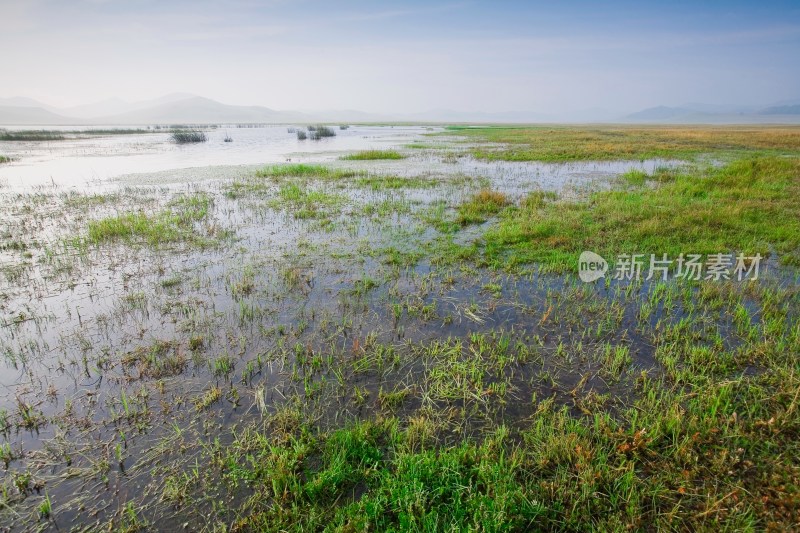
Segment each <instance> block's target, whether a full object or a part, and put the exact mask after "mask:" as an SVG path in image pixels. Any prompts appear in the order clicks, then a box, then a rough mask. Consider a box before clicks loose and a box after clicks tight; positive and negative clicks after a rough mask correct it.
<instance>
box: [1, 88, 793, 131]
mask: <svg viewBox="0 0 800 533" xmlns="http://www.w3.org/2000/svg"><path fill="white" fill-rule="evenodd" d="M297 122H300V123H308V122H484V123H486V122H495V123H498V122H500V123H536V122H540V123H548V122H550V123H552V122H613V123H624V122H630V123H800V100H787V101H783V102H775V103H772V104H769V105H764V106H755V105H719V104H703V103H688V104H683V105H679V106H675V107H670V106H657V107H651V108H648V109H643V110H641V111H637V112H634V113H630V114H627V115H625V114H621V113H615V112H611V111H607V110H603V109H587V110H582V111H577V112H574V113H571V114H560V115H555V114H544V113H537V112H533V111H507V112H475V111H470V112H464V111H456V110H449V109H436V110H430V111H426V112H422V113H412V114H375V113H365V112H362V111H356V110H335V111H279V110H275V109H270V108H268V107H263V106H241V105H228V104H223V103H221V102H218V101H216V100H212V99H209V98H204V97H202V96H196V95H192V94H186V93H174V94H169V95H166V96H163V97H161V98H157V99H155V100H145V101H140V102H126V101H124V100H120V99H117V98H112V99H108V100H103V101H100V102H95V103H91V104H86V105H80V106H74V107H67V108H57V107H53V106H49V105H47V104H44V103H41V102H38V101H36V100H33V99H30V98H25V97H12V98H0V124H4V125H19V126H23V125H24V126H33V125H89V124H91V125H114V124H117V125H123V124H124V125H137V124H214V123H254V124H256V123H297Z"/></svg>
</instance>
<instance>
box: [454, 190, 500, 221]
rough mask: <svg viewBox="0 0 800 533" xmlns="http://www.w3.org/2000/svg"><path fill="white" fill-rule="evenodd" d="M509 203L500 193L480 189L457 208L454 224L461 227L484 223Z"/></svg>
mask: <svg viewBox="0 0 800 533" xmlns="http://www.w3.org/2000/svg"><path fill="white" fill-rule="evenodd" d="M509 203H510V201H509V199H508V197H507V196H506V195H505V194H503V193H502V192H498V191H493V190H490V189H482V190H480V191H478V192H477V193H476V194H474V195H473V196H472V197H471V198H469V199H468V200H467V201H466V202H464V203H462V204H461V205H460V206H458V216H457V218H456V222H458V223H459V224H461V225H462V226H466V225H467V224H477V223H481V222H486V220H487V218H488V217H490V216H493V215H496V214H497V213H499V212H500V211H501V210H502V209H503V208H504V207H506V206H507V205H508V204H509Z"/></svg>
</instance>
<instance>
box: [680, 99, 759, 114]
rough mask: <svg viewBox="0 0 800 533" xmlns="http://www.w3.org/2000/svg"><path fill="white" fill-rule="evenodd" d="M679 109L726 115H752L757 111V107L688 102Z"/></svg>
mask: <svg viewBox="0 0 800 533" xmlns="http://www.w3.org/2000/svg"><path fill="white" fill-rule="evenodd" d="M678 107H679V108H683V109H688V110H690V111H696V112H698V113H719V114H726V115H733V114H743V113H754V112H755V111H757V110H758V108H759V106H755V105H741V104H704V103H697V102H690V103H688V104H682V105H680V106H678Z"/></svg>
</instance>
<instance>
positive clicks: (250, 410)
mask: <svg viewBox="0 0 800 533" xmlns="http://www.w3.org/2000/svg"><path fill="white" fill-rule="evenodd" d="M300 131H301V130H296V134H298V135H299V132H300ZM547 132H551V133H547ZM553 132H554V133H553ZM798 132H800V130H797V129H792V128H769V127H765V128H755V129H753V130H752V131H750V130H748V131H747V132H743V131H740V129H739V128H713V129H702V128H692V129H673V128H663V129H623V130H622V131H618V129H617V128H606V129H600V128H597V129H594V128H592V129H581V128H525V129H509V128H469V129H461V128H459V129H455V130H453V129H451V130H446V131H444V132H442V133H435V134H433V135H431V136H425V137H421V138H420V139H419V140H417V141H415V142H414V143H412V144H413V145H414V146H412V147H407V148H405V149H399V148H391V149H390V151H392V152H393V153H397V154H398V155H400V156H401V157H402V158H403V159H398V158H388V160H385V161H382V159H386V158H373V157H358V154H356V157H349V158H348V156H347V155H346V154H343V155H342V156H341V157H340V156H339V154H337V155H336V157H337V159H336V160H333V161H330V162H328V163H324V164H322V163H294V164H280V165H277V164H276V165H268V166H261V167H260V168H258V169H257V170H252V171H247V172H243V171H242V170H241V169H238V170H236V172H235V173H233V172H232V173H231V174H224V169H219V170H218V172H219V174H220V178H219V179H217V180H213V181H211V180H209V181H196V182H187V183H177V184H176V183H170V184H167V183H165V184H163V185H155V186H141V185H140V186H136V187H125V186H118V187H113V188H109V189H108V190H105V191H102V192H89V191H84V192H75V191H72V192H67V191H64V190H60V189H57V188H52V187H51V188H38V189H34V190H30V191H26V192H16V191H8V190H3V189H0V195H1V196H2V199H3V201H2V202H0V220H1V221H2V224H1V225H0V228H3V229H2V230H0V312H1V313H2V314H0V357H2V363H1V364H3V365H4V372H3V373H2V374H0V376H1V377H0V382H1V383H2V385H3V387H4V388H3V391H4V392H3V394H2V395H0V435H2V437H0V460H2V461H3V464H4V465H5V469H4V471H3V477H2V483H3V490H2V492H0V498H1V499H0V519H1V520H2V521H3V523H4V524H9V527H10V529H11V530H20V531H22V530H31V529H37V528H41V529H47V528H48V527H50V528H53V529H55V528H56V527H58V528H59V529H61V530H64V529H69V528H88V529H94V530H108V529H110V530H123V531H136V530H147V529H152V528H155V527H158V528H160V529H165V530H178V529H180V528H184V529H188V530H197V531H219V530H228V531H231V530H235V531H285V530H301V529H302V530H313V531H316V530H331V531H361V530H375V531H389V530H417V531H452V530H466V529H482V530H490V531H494V530H502V531H527V530H532V529H534V530H535V529H554V530H569V531H574V530H581V531H590V530H619V531H621V530H629V529H633V530H641V529H666V530H705V529H712V528H713V529H722V530H753V529H770V528H771V529H775V530H789V529H791V528H792V527H794V525H795V524H796V523H797V522H798V520H799V519H800V517H799V516H798V509H800V506H798V504H799V503H800V486H798V482H797V468H798V464H800V444H798V442H800V440H799V439H798V436H800V409H798V398H800V366H798V365H799V363H798V360H797V357H796V355H797V354H798V353H800V322H799V321H798V314H799V313H800V289H799V288H798V287H800V285H798V281H800V271H798V261H800V222H798V221H800V216H799V215H800V213H798V209H800V208H799V207H798V206H797V202H796V201H795V199H796V198H797V195H798V192H800V135H798ZM290 133H291V132H290ZM304 133H305V132H304ZM717 134H719V135H720V136H719V137H717ZM280 135H282V136H286V132H285V131H284V130H283V129H281V131H280ZM551 136H555V139H556V140H553V141H552V142H551V140H550V139H551ZM692 138H695V139H696V144H694V145H693V144H692V140H691V139H692ZM601 139H603V140H602V141H601ZM615 140H616V141H615ZM614 142H616V144H614ZM559 143H564V146H565V148H564V149H563V150H562V149H561V148H559V147H558V146H559ZM605 143H610V144H609V146H611V147H610V148H607V147H605V146H606V144H605ZM237 144H238V137H237ZM607 150H610V152H607ZM377 152H379V153H385V152H386V150H379V151H377ZM603 154H608V155H607V156H606V155H603ZM598 155H600V157H599V158H604V159H606V158H610V159H615V160H616V159H622V160H625V161H626V162H624V163H620V164H619V166H616V167H613V168H614V169H615V170H614V172H607V173H606V174H604V175H603V177H602V179H597V176H596V174H597V170H596V167H594V166H591V164H589V163H587V164H586V166H581V165H582V163H569V164H570V165H574V167H573V168H576V169H578V170H577V171H576V172H578V173H580V172H581V170H580V169H586V170H585V173H586V175H587V178H586V180H585V182H580V183H573V182H569V181H565V180H560V181H559V180H552V181H551V180H548V179H546V178H547V176H550V175H555V176H559V174H558V173H559V172H560V170H561V169H563V168H564V167H563V165H564V163H561V161H564V160H571V161H575V160H581V161H588V160H593V159H595V158H598ZM655 156H658V157H659V158H662V159H663V160H661V159H660V160H659V161H658V163H657V164H655V163H653V164H650V163H648V164H643V163H641V162H640V161H639V160H640V159H642V158H650V157H655ZM522 158H528V159H526V160H525V161H527V160H545V161H553V160H556V161H558V162H552V163H544V164H542V163H536V164H534V163H530V164H529V163H527V162H525V161H523V162H519V161H521V160H522ZM506 159H511V160H513V161H516V162H515V163H506V162H505V161H506ZM464 160H466V161H467V162H466V163H463V164H462V162H463V161H464ZM486 160H489V161H490V163H484V161H486ZM415 161H418V162H421V164H420V165H418V166H414V164H415ZM433 162H435V163H436V164H433ZM651 163H652V162H651ZM390 165H396V166H390ZM509 165H513V166H509ZM406 168H407V169H410V170H407V171H405V172H404V169H406ZM465 168H478V169H480V171H481V172H484V171H485V173H480V174H479V173H472V174H470V173H466V172H464V169H465ZM509 168H513V169H514V172H516V174H514V175H513V176H515V179H509V174H507V173H505V172H507V170H508V169H509ZM604 168H605V167H604ZM590 174H591V175H592V176H593V177H592V179H591V180H590V179H589V177H588V176H589V175H590ZM583 250H593V251H595V252H598V253H600V254H601V255H603V256H604V257H606V258H608V259H610V260H611V261H612V265H610V268H611V271H610V272H609V275H608V276H606V277H605V278H601V279H599V280H597V281H596V282H593V283H583V282H581V281H580V280H579V279H578V277H577V276H576V270H577V261H578V256H579V255H580V253H581V252H582V251H583ZM718 252H719V253H729V252H730V253H739V252H741V253H743V254H746V255H748V256H753V255H756V254H761V255H762V256H763V257H764V265H763V270H762V275H761V277H760V278H759V279H758V280H753V281H737V280H736V279H722V280H713V279H699V280H692V279H685V278H680V277H677V276H670V277H669V279H666V280H665V279H660V278H654V279H650V280H647V279H644V278H642V279H638V280H637V279H612V278H613V276H612V275H611V274H612V273H613V270H614V266H615V265H614V264H613V260H614V258H615V257H616V256H617V254H622V253H642V254H651V253H652V254H659V255H660V254H662V253H666V254H672V255H674V254H678V253H698V254H713V253H718Z"/></svg>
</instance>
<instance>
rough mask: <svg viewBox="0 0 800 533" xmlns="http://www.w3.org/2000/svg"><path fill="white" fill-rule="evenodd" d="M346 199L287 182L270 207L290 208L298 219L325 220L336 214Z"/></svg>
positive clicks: (281, 187)
mask: <svg viewBox="0 0 800 533" xmlns="http://www.w3.org/2000/svg"><path fill="white" fill-rule="evenodd" d="M345 200H346V198H345V197H344V196H341V195H338V194H331V193H328V192H325V191H321V190H315V189H309V188H307V187H305V186H303V185H302V184H298V183H294V182H288V183H283V184H281V186H280V188H279V189H278V197H277V199H275V200H273V201H272V202H271V204H270V205H271V206H272V207H274V208H276V209H281V208H284V207H286V206H288V207H290V209H291V212H292V214H293V215H294V217H295V218H298V219H313V218H327V217H328V216H331V215H333V214H335V213H336V212H338V208H339V207H340V206H341V205H342V204H343V203H344V202H345Z"/></svg>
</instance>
